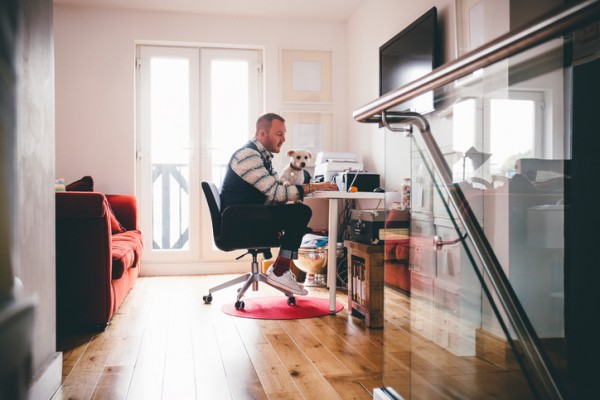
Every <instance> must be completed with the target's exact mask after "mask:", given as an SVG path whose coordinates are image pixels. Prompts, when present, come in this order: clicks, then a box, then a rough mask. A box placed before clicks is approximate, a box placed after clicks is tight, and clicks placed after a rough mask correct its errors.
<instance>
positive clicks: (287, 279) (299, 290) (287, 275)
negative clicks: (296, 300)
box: [267, 266, 308, 296]
mask: <svg viewBox="0 0 600 400" xmlns="http://www.w3.org/2000/svg"><path fill="white" fill-rule="evenodd" d="M267 279H268V281H269V282H270V283H272V284H273V285H275V286H277V287H278V288H281V289H283V290H288V291H290V292H292V293H294V294H297V295H300V296H306V295H307V294H308V290H306V289H304V287H303V286H302V285H301V284H299V283H298V282H296V276H294V274H293V273H292V271H286V272H284V273H283V275H281V276H277V275H275V272H273V266H271V267H270V268H269V269H268V270H267Z"/></svg>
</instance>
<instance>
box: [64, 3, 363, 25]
mask: <svg viewBox="0 0 600 400" xmlns="http://www.w3.org/2000/svg"><path fill="white" fill-rule="evenodd" d="M363 1H364V0H54V4H61V5H70V6H80V7H102V8H116V9H137V10H155V11H178V12H191V13H200V14H215V15H241V16H255V17H269V18H318V19H334V20H346V19H348V18H349V17H350V16H351V15H352V13H353V12H354V10H355V9H356V8H357V7H358V6H359V5H360V4H361V3H362V2H363Z"/></svg>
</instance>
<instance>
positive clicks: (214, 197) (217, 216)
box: [202, 181, 221, 239]
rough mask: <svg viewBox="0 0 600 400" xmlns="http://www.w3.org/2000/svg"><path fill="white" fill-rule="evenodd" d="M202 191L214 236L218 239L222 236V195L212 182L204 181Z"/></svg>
mask: <svg viewBox="0 0 600 400" xmlns="http://www.w3.org/2000/svg"><path fill="white" fill-rule="evenodd" d="M202 190H203V191H204V197H206V203H207V204H208V210H209V211H210V219H211V220H212V228H213V236H214V237H215V239H216V238H217V237H219V235H220V234H221V195H220V194H219V190H218V189H217V186H216V185H215V184H214V183H212V182H207V181H202Z"/></svg>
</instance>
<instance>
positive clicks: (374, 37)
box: [346, 0, 456, 191]
mask: <svg viewBox="0 0 600 400" xmlns="http://www.w3.org/2000/svg"><path fill="white" fill-rule="evenodd" d="M433 6H436V7H437V11H438V28H439V30H440V37H441V40H442V43H443V47H444V50H443V57H442V60H441V62H442V63H443V62H447V61H450V60H452V59H454V58H455V47H456V46H455V33H454V32H455V30H454V29H455V15H454V1H453V0H437V1H428V2H416V1H415V2H404V1H396V0H379V1H377V2H372V1H365V2H364V3H363V4H362V6H361V7H360V9H359V10H357V12H355V13H354V14H353V15H352V17H351V18H350V19H349V21H348V43H349V44H350V45H349V48H348V105H349V112H348V113H347V115H346V118H347V120H348V126H349V130H348V132H349V148H350V149H361V151H362V152H363V153H364V160H363V161H364V164H365V168H366V169H368V170H370V171H374V172H378V173H380V174H381V175H382V180H383V184H384V185H385V186H387V189H388V191H389V190H399V189H400V186H399V185H400V183H401V181H402V178H404V177H410V141H409V139H407V138H405V137H404V136H403V135H402V134H391V133H389V132H387V133H385V132H386V131H385V130H384V129H382V128H379V127H378V125H377V124H363V123H358V122H355V121H354V120H353V119H352V111H353V110H355V109H357V108H359V107H362V106H364V105H365V104H367V103H369V102H371V101H373V100H375V99H376V98H377V97H379V46H381V45H382V44H384V43H385V42H387V41H388V40H389V39H390V38H392V37H393V36H394V35H395V34H397V33H398V32H400V31H401V30H403V29H404V28H406V27H407V26H408V25H409V24H410V23H412V22H413V21H414V20H415V19H417V18H418V17H420V16H421V15H422V14H424V13H425V12H426V11H427V10H429V9H430V8H431V7H433ZM385 147H387V148H388V154H394V160H387V163H386V160H385V159H384V158H385V157H384V153H385ZM392 148H393V149H394V151H393V153H392V152H390V149H392ZM395 149H397V151H396V150H395Z"/></svg>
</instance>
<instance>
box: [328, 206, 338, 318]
mask: <svg viewBox="0 0 600 400" xmlns="http://www.w3.org/2000/svg"><path fill="white" fill-rule="evenodd" d="M337 235H338V199H329V243H328V250H327V286H329V313H330V314H332V315H333V314H335V303H336V302H335V293H336V287H335V286H336V278H337Z"/></svg>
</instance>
